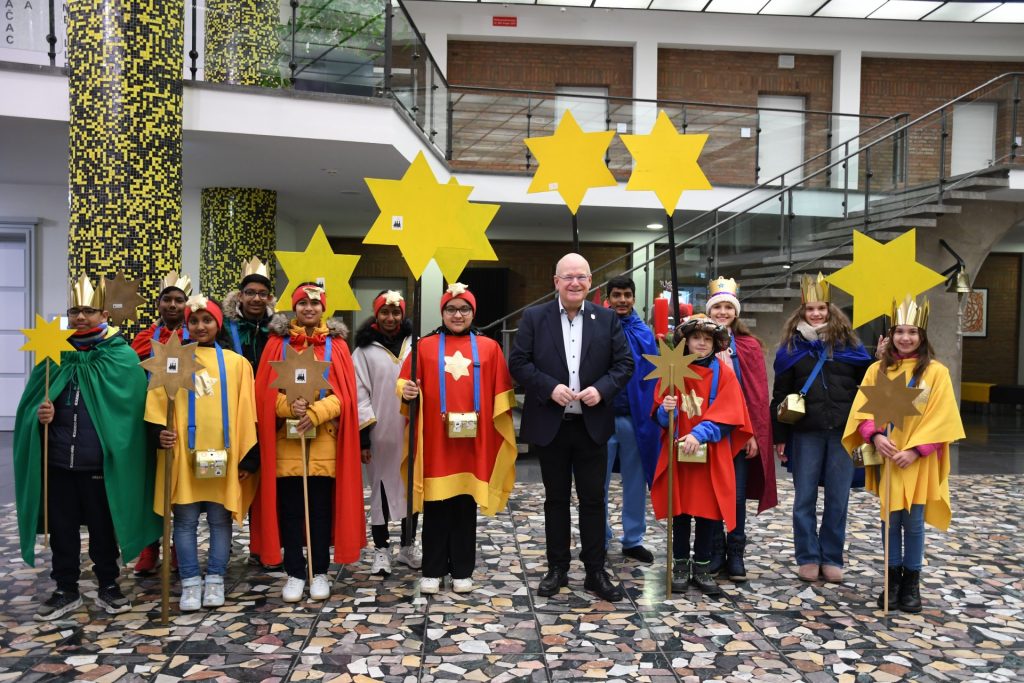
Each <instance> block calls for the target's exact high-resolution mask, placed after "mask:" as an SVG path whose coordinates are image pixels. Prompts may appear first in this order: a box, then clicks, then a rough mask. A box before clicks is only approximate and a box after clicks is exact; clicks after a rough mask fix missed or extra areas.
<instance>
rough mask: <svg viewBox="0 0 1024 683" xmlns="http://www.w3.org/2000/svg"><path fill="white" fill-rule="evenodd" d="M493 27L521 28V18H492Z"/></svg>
mask: <svg viewBox="0 0 1024 683" xmlns="http://www.w3.org/2000/svg"><path fill="white" fill-rule="evenodd" d="M491 26H504V27H505V28H515V27H517V26H519V17H491Z"/></svg>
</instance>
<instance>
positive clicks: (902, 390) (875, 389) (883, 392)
mask: <svg viewBox="0 0 1024 683" xmlns="http://www.w3.org/2000/svg"><path fill="white" fill-rule="evenodd" d="M860 391H861V393H862V394H864V398H866V399H867V401H866V402H865V403H864V405H863V406H862V407H861V409H860V412H861V413H865V414H867V415H871V416H872V418H873V419H874V421H875V424H876V425H878V426H879V429H881V428H882V426H883V425H887V424H889V423H890V422H891V423H892V424H893V425H895V426H896V427H897V428H899V427H900V425H901V424H902V423H903V418H905V417H912V416H914V415H920V414H921V411H920V409H919V408H918V407H917V406H916V405H914V399H916V398H917V396H918V394H920V393H921V392H922V391H924V390H923V389H920V388H918V387H908V386H907V380H906V376H905V375H903V374H902V373H901V374H898V375H896V376H895V377H893V378H892V379H889V376H888V375H886V374H885V373H884V372H880V373H878V376H877V377H876V379H875V384H873V385H869V386H865V385H861V387H860Z"/></svg>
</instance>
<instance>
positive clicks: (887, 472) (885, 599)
mask: <svg viewBox="0 0 1024 683" xmlns="http://www.w3.org/2000/svg"><path fill="white" fill-rule="evenodd" d="M882 467H883V468H884V469H883V470H882V472H883V474H882V478H883V479H885V503H883V505H882V509H883V510H884V512H883V514H884V515H885V521H884V522H883V528H884V529H885V538H884V539H883V545H884V547H885V550H884V554H885V558H884V559H885V572H884V573H883V575H882V580H883V582H884V583H883V584H882V609H883V610H884V611H885V613H886V615H888V614H889V523H890V522H891V521H892V520H891V519H890V515H891V511H892V462H891V461H890V460H889V458H884V462H883V463H882Z"/></svg>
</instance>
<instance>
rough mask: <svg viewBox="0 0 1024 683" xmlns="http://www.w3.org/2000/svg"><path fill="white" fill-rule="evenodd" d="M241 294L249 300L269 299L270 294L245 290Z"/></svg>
mask: <svg viewBox="0 0 1024 683" xmlns="http://www.w3.org/2000/svg"><path fill="white" fill-rule="evenodd" d="M242 294H244V295H245V296H247V297H249V298H250V299H269V298H270V292H264V291H263V290H260V289H246V290H243V291H242Z"/></svg>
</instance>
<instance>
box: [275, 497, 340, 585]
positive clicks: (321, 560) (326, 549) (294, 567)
mask: <svg viewBox="0 0 1024 683" xmlns="http://www.w3.org/2000/svg"><path fill="white" fill-rule="evenodd" d="M307 480H308V488H309V535H310V543H312V544H313V548H312V552H313V573H314V574H326V573H327V570H328V569H329V568H330V566H331V537H332V530H333V527H334V524H333V522H334V520H333V519H332V518H331V514H332V512H333V510H334V477H308V478H307ZM277 526H278V528H279V530H280V532H281V547H283V548H284V570H285V572H287V573H288V576H293V577H295V578H297V579H306V578H307V576H306V557H305V555H304V554H303V552H302V551H303V548H304V547H305V546H306V519H305V514H304V513H303V510H302V477H280V478H278V480H277Z"/></svg>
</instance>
